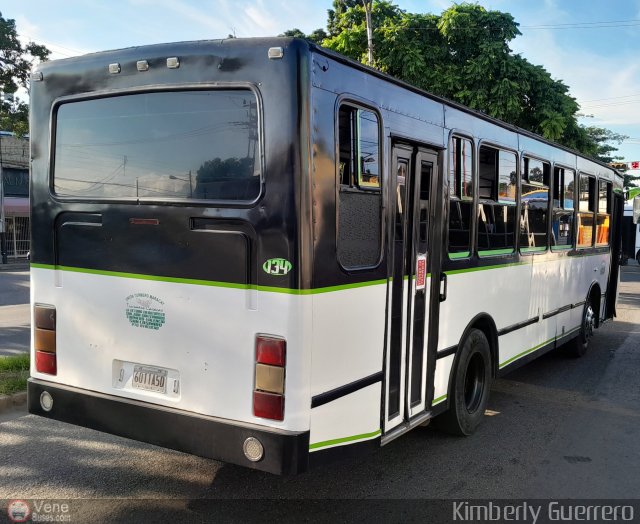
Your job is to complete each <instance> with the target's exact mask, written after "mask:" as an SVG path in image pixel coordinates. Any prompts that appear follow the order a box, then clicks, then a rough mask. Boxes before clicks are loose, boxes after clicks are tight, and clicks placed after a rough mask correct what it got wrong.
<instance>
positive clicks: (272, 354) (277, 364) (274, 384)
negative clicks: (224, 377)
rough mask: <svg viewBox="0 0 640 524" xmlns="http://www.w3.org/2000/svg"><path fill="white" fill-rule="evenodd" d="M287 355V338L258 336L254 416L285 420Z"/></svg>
mask: <svg viewBox="0 0 640 524" xmlns="http://www.w3.org/2000/svg"><path fill="white" fill-rule="evenodd" d="M286 357H287V342H286V340H284V339H282V338H277V337H271V336H265V335H258V336H257V337H256V364H255V388H254V391H253V414H254V416H256V417H261V418H268V419H271V420H284V381H285V363H286V360H287V358H286Z"/></svg>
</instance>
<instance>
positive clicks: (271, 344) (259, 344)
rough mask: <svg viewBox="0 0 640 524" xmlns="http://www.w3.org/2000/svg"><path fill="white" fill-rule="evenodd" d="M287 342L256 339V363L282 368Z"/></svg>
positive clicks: (261, 337) (266, 338)
mask: <svg viewBox="0 0 640 524" xmlns="http://www.w3.org/2000/svg"><path fill="white" fill-rule="evenodd" d="M286 353H287V342H286V340H284V339H281V338H275V337H265V336H261V335H258V336H257V337H256V362H257V363H259V364H269V365H271V366H281V367H283V366H284V365H285V362H286Z"/></svg>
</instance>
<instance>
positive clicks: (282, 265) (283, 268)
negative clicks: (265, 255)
mask: <svg viewBox="0 0 640 524" xmlns="http://www.w3.org/2000/svg"><path fill="white" fill-rule="evenodd" d="M291 267H292V266H291V262H289V261H288V260H286V259H284V258H270V259H269V260H267V261H266V262H265V263H264V264H262V269H263V270H264V272H265V273H268V274H269V275H286V274H287V273H288V272H289V271H291Z"/></svg>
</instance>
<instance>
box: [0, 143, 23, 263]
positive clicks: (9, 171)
mask: <svg viewBox="0 0 640 524" xmlns="http://www.w3.org/2000/svg"><path fill="white" fill-rule="evenodd" d="M0 164H1V165H2V184H1V185H0V191H2V192H3V193H4V198H2V196H3V195H1V194H0V202H2V206H3V209H2V211H3V213H2V214H3V215H4V219H5V232H6V235H5V239H6V240H5V242H6V244H5V248H6V255H7V258H8V259H9V260H11V259H18V258H26V257H27V254H28V253H29V249H30V243H31V242H30V224H29V139H28V138H17V137H15V136H14V135H13V133H8V132H6V131H0ZM0 262H1V261H0Z"/></svg>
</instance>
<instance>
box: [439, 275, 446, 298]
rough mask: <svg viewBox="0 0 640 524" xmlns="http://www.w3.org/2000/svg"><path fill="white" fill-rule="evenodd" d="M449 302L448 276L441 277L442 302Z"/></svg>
mask: <svg viewBox="0 0 640 524" xmlns="http://www.w3.org/2000/svg"><path fill="white" fill-rule="evenodd" d="M445 300H447V274H446V273H442V274H441V275H440V302H444V301H445Z"/></svg>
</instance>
